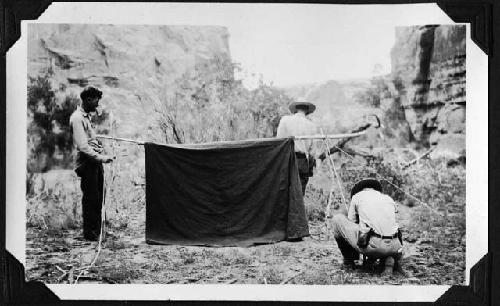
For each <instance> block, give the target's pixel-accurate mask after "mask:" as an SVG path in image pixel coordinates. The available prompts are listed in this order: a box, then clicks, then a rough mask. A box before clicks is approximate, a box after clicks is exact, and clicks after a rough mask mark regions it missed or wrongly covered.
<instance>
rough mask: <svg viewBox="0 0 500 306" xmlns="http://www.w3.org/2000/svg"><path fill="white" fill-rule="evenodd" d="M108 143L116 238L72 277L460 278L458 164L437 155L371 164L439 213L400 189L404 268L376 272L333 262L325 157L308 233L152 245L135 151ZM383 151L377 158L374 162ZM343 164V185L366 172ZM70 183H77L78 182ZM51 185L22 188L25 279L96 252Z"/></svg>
mask: <svg viewBox="0 0 500 306" xmlns="http://www.w3.org/2000/svg"><path fill="white" fill-rule="evenodd" d="M128 146H130V145H128ZM108 149H109V150H111V149H112V148H108ZM115 150H116V151H117V152H124V153H123V154H122V155H123V156H122V157H121V158H119V159H118V160H117V162H116V163H115V164H114V165H113V166H112V167H114V168H113V170H112V169H111V168H109V169H107V173H108V175H109V174H111V172H113V173H114V176H115V178H114V181H113V184H112V186H111V188H110V190H109V193H108V201H107V213H108V220H109V225H108V229H109V230H110V231H112V232H113V233H114V235H115V237H111V238H109V239H107V240H106V241H105V242H104V245H103V250H102V252H101V255H100V257H99V260H98V262H97V265H96V267H94V268H93V269H91V270H89V271H88V272H87V273H85V274H84V277H83V278H82V279H81V280H80V281H79V282H99V283H222V284H230V283H249V284H258V283H260V284H263V283H267V284H279V283H281V282H284V281H287V283H289V284H351V283H352V284H388V283H390V284H460V283H463V281H464V269H465V169H464V168H463V167H461V166H456V167H447V166H446V163H445V162H444V161H432V162H431V161H423V162H421V163H420V164H419V165H417V166H414V167H411V168H409V169H407V170H405V171H397V165H394V167H393V168H390V167H389V166H388V165H385V166H379V167H385V168H384V169H385V171H389V170H387V169H392V170H391V171H393V173H389V176H391V177H395V178H397V179H399V180H401V181H404V182H405V184H404V185H403V187H404V188H405V189H406V190H407V191H408V192H409V193H411V194H414V195H418V196H419V197H420V198H421V200H422V201H424V202H426V203H427V204H428V205H430V206H432V207H433V208H435V209H436V210H437V211H439V212H440V213H441V214H442V215H443V216H444V217H438V216H436V215H435V214H433V213H431V212H430V210H429V209H428V208H426V207H425V206H423V205H421V204H420V203H418V202H415V201H412V200H411V199H410V200H409V199H408V198H407V197H402V198H400V200H401V201H400V202H401V203H402V205H401V206H400V213H399V216H398V218H399V220H400V223H401V225H402V226H403V230H404V236H405V243H404V245H405V254H406V256H405V258H404V259H403V261H402V263H403V267H404V269H405V271H406V276H398V275H395V276H392V277H389V278H381V277H380V276H379V275H378V270H377V268H376V267H374V268H373V269H357V270H354V271H353V270H348V269H345V268H343V267H342V266H341V261H342V257H341V254H340V252H339V250H338V248H337V246H336V243H335V240H334V239H333V237H331V236H329V235H328V233H327V226H326V224H325V220H326V219H325V208H326V204H327V199H328V193H329V192H330V189H331V187H332V180H331V179H330V178H329V177H328V171H326V170H325V165H321V164H320V165H319V167H318V169H317V172H316V174H315V176H314V177H312V178H311V180H310V185H309V186H308V189H307V194H306V198H305V204H306V210H307V217H308V220H309V224H310V232H311V237H309V238H306V239H304V241H302V242H295V243H290V242H280V243H276V244H271V245H262V246H256V247H250V248H209V247H184V246H156V245H147V244H146V243H145V242H144V233H145V227H144V223H145V199H144V186H143V183H144V173H143V170H142V169H143V168H144V166H143V165H141V162H142V161H143V156H142V154H143V152H142V151H141V149H139V148H137V147H128V148H127V147H126V145H123V144H120V145H116V146H115ZM125 153H126V154H125ZM125 155H126V156H125ZM386 156H388V155H386ZM141 160H142V161H141ZM387 160H389V158H387ZM387 160H382V161H381V165H382V164H383V163H384V162H387ZM342 163H345V165H344V166H343V167H342V170H341V174H342V177H343V179H345V181H344V182H343V183H344V186H349V184H352V183H353V181H354V180H356V179H357V178H358V177H361V176H364V175H366V174H367V173H366V167H365V165H359V164H358V165H355V164H354V163H351V164H348V162H347V160H345V161H342ZM342 163H339V165H341V164H342ZM111 170H112V171H111ZM347 172H349V173H347ZM75 184H76V186H77V187H78V184H77V181H76V183H75ZM60 186H62V188H61V189H52V191H46V192H44V193H40V194H30V195H28V211H27V214H28V222H27V267H26V268H27V276H28V278H29V279H37V280H41V281H44V282H48V283H70V282H74V277H73V278H71V277H69V275H70V273H67V274H66V275H64V274H63V272H62V271H66V272H68V271H71V270H72V269H73V270H75V269H78V268H79V267H82V266H85V265H88V264H89V263H90V262H91V260H92V259H93V256H94V255H95V249H96V245H95V243H86V242H83V241H81V240H79V239H77V237H78V236H80V235H81V234H80V232H81V229H80V227H81V221H80V218H81V217H80V213H81V212H80V204H79V201H80V195H79V194H80V192H79V191H78V189H76V191H75V189H74V188H73V189H72V188H64V187H65V186H66V185H60ZM58 188H59V187H58ZM345 189H346V190H347V188H345ZM333 191H334V193H335V197H334V200H333V205H332V209H331V213H332V214H336V213H341V211H342V210H343V209H344V208H343V203H342V199H341V197H340V195H339V192H338V189H337V187H336V185H333ZM54 220H62V221H60V222H59V221H57V222H56V221H54ZM64 220H67V221H64ZM61 270H62V271H61Z"/></svg>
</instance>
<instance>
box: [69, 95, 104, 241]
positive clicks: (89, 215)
mask: <svg viewBox="0 0 500 306" xmlns="http://www.w3.org/2000/svg"><path fill="white" fill-rule="evenodd" d="M101 97H102V91H100V90H99V89H97V88H95V87H92V86H89V87H87V88H85V89H84V90H83V91H82V92H81V94H80V98H81V100H82V102H81V105H80V106H78V107H77V109H76V110H75V111H74V112H73V114H72V115H71V117H70V120H69V121H70V127H71V133H72V136H73V144H74V146H75V147H76V151H77V153H76V158H75V172H76V174H77V175H78V176H79V177H80V178H81V182H80V186H81V189H82V216H83V237H84V239H86V240H91V241H96V240H98V239H99V234H100V232H101V208H102V204H103V196H104V190H103V188H104V170H103V166H102V163H109V162H112V161H113V158H112V157H111V156H108V155H104V154H103V151H104V148H103V147H102V144H101V143H100V142H99V140H97V138H96V133H95V131H94V127H93V125H92V123H91V122H90V114H91V113H93V112H96V110H97V107H98V106H99V100H100V99H101Z"/></svg>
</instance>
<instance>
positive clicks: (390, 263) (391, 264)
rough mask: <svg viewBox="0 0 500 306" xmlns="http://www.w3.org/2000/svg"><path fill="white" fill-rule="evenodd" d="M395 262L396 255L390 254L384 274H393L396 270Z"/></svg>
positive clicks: (385, 264) (385, 262)
mask: <svg viewBox="0 0 500 306" xmlns="http://www.w3.org/2000/svg"><path fill="white" fill-rule="evenodd" d="M394 263H395V260H394V257H392V256H389V257H386V258H385V261H384V271H383V272H382V275H383V276H387V275H392V272H393V271H394Z"/></svg>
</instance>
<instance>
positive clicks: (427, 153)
mask: <svg viewBox="0 0 500 306" xmlns="http://www.w3.org/2000/svg"><path fill="white" fill-rule="evenodd" d="M433 150H434V147H432V148H430V149H429V150H427V151H425V152H424V154H422V155H420V156H419V157H417V158H415V159H413V160H411V161H410V162H408V163H406V164H405V165H403V166H402V167H401V169H402V170H404V169H406V168H408V167H410V166H411V165H413V164H415V163H416V162H418V161H419V160H421V159H422V158H424V157H426V156H427V155H429V154H430V153H431V152H432V151H433Z"/></svg>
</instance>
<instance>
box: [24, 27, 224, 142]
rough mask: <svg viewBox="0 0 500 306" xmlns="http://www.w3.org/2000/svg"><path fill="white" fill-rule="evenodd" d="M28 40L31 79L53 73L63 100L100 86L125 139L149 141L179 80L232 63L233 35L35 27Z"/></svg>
mask: <svg viewBox="0 0 500 306" xmlns="http://www.w3.org/2000/svg"><path fill="white" fill-rule="evenodd" d="M28 35H29V38H28V74H29V75H30V76H36V75H38V74H40V73H41V72H43V71H45V70H49V71H51V73H52V74H53V75H52V76H51V79H52V82H53V85H54V86H55V87H56V88H59V93H58V96H66V95H68V94H69V93H73V94H75V95H77V96H78V94H79V93H80V91H81V90H82V88H83V87H85V86H86V85H95V86H98V87H99V88H100V89H101V90H102V91H103V92H104V94H103V99H102V105H103V106H104V107H105V108H106V109H107V110H111V111H112V112H113V114H114V116H115V118H116V119H117V125H118V128H117V134H118V135H117V136H122V137H139V136H140V138H148V133H147V132H148V131H149V132H150V133H151V131H154V130H155V129H154V126H155V124H156V119H155V113H154V108H155V107H156V106H158V105H159V104H161V103H162V100H164V99H166V98H167V97H168V96H169V95H170V94H171V93H172V92H173V90H174V88H173V87H175V86H178V85H176V82H175V81H176V80H177V79H179V78H180V77H181V76H186V75H188V76H189V75H190V74H192V73H194V72H196V71H199V70H203V69H204V67H205V66H206V65H208V64H209V62H210V60H211V59H213V58H215V57H219V58H224V59H230V52H229V45H228V38H229V34H228V31H227V29H226V28H224V27H217V26H203V27H201V26H146V25H126V26H124V25H91V24H31V25H30V26H29V29H28Z"/></svg>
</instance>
